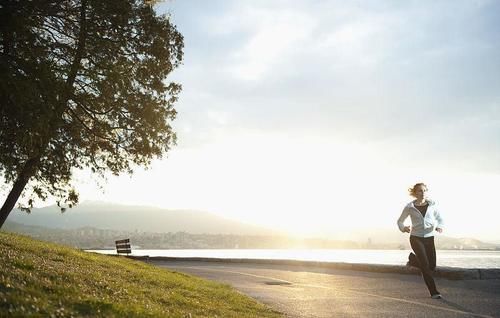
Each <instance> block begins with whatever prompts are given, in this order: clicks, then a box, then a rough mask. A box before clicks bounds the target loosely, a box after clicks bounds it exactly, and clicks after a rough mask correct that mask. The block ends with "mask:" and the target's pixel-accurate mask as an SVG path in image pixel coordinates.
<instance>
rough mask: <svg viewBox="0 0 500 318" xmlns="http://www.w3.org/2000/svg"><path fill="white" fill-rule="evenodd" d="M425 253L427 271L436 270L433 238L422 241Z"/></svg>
mask: <svg viewBox="0 0 500 318" xmlns="http://www.w3.org/2000/svg"><path fill="white" fill-rule="evenodd" d="M424 244H425V253H426V254H427V259H428V260H429V269H430V270H432V271H433V270H435V269H436V246H435V245H434V236H432V237H426V238H425V239H424Z"/></svg>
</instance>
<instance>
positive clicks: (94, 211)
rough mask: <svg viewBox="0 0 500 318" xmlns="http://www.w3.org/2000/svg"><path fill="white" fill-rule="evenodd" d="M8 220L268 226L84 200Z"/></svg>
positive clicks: (150, 227)
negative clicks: (61, 210) (75, 204)
mask: <svg viewBox="0 0 500 318" xmlns="http://www.w3.org/2000/svg"><path fill="white" fill-rule="evenodd" d="M8 220H9V221H12V222H16V223H20V224H24V225H36V226H42V227H48V228H58V229H77V228H82V227H95V228H99V229H110V230H120V231H142V232H157V233H167V232H188V233H194V234H196V233H200V234H201V233H207V234H241V235H263V234H270V233H271V232H272V231H271V230H269V229H265V228H261V227H258V226H253V225H249V224H244V223H241V222H237V221H233V220H228V219H225V218H222V217H220V216H217V215H215V214H211V213H208V212H204V211H195V210H167V209H161V208H155V207H147V206H128V205H119V204H111V203H104V202H84V203H82V204H79V205H77V206H76V207H74V208H72V209H67V210H66V212H64V213H61V212H60V209H59V208H58V207H57V206H55V205H54V206H49V207H45V208H35V209H33V210H32V212H31V213H30V214H28V213H26V212H23V211H20V210H14V211H12V212H11V214H10V215H9V218H8Z"/></svg>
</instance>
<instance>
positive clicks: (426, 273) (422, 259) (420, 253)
mask: <svg viewBox="0 0 500 318" xmlns="http://www.w3.org/2000/svg"><path fill="white" fill-rule="evenodd" d="M410 245H411V248H412V249H413V252H415V255H417V259H418V262H419V265H420V270H421V271H422V276H423V277H424V282H425V284H426V285H427V289H429V292H430V293H431V295H435V294H438V291H437V289H436V283H435V282H434V278H432V271H431V270H430V268H429V260H428V259H427V253H426V249H425V244H424V241H423V238H420V237H417V236H413V235H411V236H410Z"/></svg>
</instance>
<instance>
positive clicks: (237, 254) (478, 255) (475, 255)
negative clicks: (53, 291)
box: [93, 249, 500, 268]
mask: <svg viewBox="0 0 500 318" xmlns="http://www.w3.org/2000/svg"><path fill="white" fill-rule="evenodd" d="M93 252H98V253H103V254H115V253H116V251H115V250H93ZM408 254H409V251H407V250H361V249H353V250H350V249H345V250H344V249H196V250H189V249H185V250H183V249H178V250H141V249H135V250H132V255H136V256H144V255H149V256H170V257H208V258H252V259H289V260H305V261H320V262H344V263H365V264H389V265H404V264H406V261H407V260H408ZM437 264H438V266H449V267H461V268H500V251H473V250H467V251H464V250H438V251H437Z"/></svg>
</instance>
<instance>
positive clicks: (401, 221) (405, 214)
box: [397, 207, 409, 233]
mask: <svg viewBox="0 0 500 318" xmlns="http://www.w3.org/2000/svg"><path fill="white" fill-rule="evenodd" d="M408 215H409V212H408V209H407V208H406V207H405V208H404V209H403V212H401V216H400V217H399V219H398V222H397V223H398V227H399V230H400V231H401V232H403V233H405V232H408V228H409V227H408V226H405V224H404V223H405V220H406V218H407V217H408Z"/></svg>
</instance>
